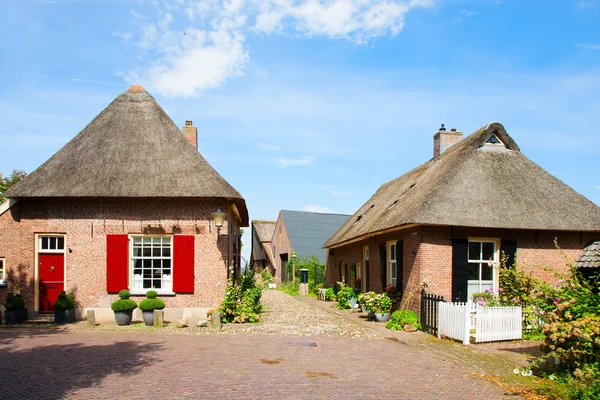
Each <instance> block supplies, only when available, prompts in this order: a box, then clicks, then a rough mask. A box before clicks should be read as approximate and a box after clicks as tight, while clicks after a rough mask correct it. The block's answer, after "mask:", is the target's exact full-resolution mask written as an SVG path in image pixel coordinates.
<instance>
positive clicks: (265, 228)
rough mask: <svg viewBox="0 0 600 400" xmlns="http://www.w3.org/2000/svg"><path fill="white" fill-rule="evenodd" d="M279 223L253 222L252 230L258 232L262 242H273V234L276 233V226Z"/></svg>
mask: <svg viewBox="0 0 600 400" xmlns="http://www.w3.org/2000/svg"><path fill="white" fill-rule="evenodd" d="M276 222H277V221H259V220H256V219H255V220H252V228H253V229H254V230H255V231H256V235H257V236H258V240H260V241H261V242H263V243H264V242H271V239H273V232H275V224H276Z"/></svg>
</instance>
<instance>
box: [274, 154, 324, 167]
mask: <svg viewBox="0 0 600 400" xmlns="http://www.w3.org/2000/svg"><path fill="white" fill-rule="evenodd" d="M314 163H315V158H314V157H312V156H306V157H301V158H286V157H281V158H278V159H277V164H279V167H280V168H285V167H292V166H293V167H299V166H306V165H311V164H314Z"/></svg>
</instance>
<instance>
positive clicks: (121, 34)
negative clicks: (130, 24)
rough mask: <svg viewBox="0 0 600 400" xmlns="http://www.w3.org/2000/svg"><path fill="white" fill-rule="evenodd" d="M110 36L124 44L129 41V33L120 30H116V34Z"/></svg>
mask: <svg viewBox="0 0 600 400" xmlns="http://www.w3.org/2000/svg"><path fill="white" fill-rule="evenodd" d="M112 35H113V36H114V37H116V38H119V39H121V40H122V41H124V42H127V41H128V40H129V39H131V32H123V31H121V30H118V31H116V32H113V33H112Z"/></svg>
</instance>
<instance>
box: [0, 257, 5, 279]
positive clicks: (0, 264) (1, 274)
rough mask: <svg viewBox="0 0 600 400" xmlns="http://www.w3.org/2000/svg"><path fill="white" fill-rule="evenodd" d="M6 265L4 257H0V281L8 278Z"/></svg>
mask: <svg viewBox="0 0 600 400" xmlns="http://www.w3.org/2000/svg"><path fill="white" fill-rule="evenodd" d="M5 275H6V267H5V266H4V258H0V283H4V280H5V279H6V276H5Z"/></svg>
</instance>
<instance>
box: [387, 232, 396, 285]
mask: <svg viewBox="0 0 600 400" xmlns="http://www.w3.org/2000/svg"><path fill="white" fill-rule="evenodd" d="M397 262H398V261H397V260H396V242H394V243H390V244H389V245H388V276H389V278H388V284H390V285H392V286H393V287H394V288H395V287H396V272H397V270H398V269H397V268H396V266H397Z"/></svg>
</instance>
